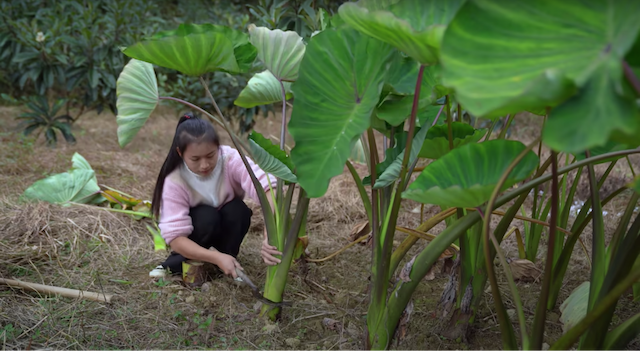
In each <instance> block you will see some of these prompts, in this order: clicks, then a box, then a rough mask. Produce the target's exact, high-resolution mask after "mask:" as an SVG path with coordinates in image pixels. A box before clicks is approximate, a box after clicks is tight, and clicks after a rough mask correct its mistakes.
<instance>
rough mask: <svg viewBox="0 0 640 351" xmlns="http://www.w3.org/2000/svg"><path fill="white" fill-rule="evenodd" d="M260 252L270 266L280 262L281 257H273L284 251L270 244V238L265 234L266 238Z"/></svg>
mask: <svg viewBox="0 0 640 351" xmlns="http://www.w3.org/2000/svg"><path fill="white" fill-rule="evenodd" d="M260 254H261V255H262V260H264V263H266V264H267V265H269V266H275V265H277V264H278V263H280V259H279V258H276V257H273V255H282V252H280V251H278V248H277V247H275V246H271V245H269V238H267V236H266V235H265V237H264V240H262V249H261V250H260Z"/></svg>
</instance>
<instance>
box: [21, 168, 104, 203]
mask: <svg viewBox="0 0 640 351" xmlns="http://www.w3.org/2000/svg"><path fill="white" fill-rule="evenodd" d="M94 174H95V173H94V171H91V170H86V169H73V170H71V171H69V172H65V173H59V174H55V175H52V176H50V177H48V178H45V179H41V180H38V181H37V182H35V183H33V184H32V185H31V186H30V187H29V188H27V190H25V192H24V197H25V198H27V199H32V200H42V201H47V202H50V203H55V204H66V203H68V202H79V203H89V202H90V200H91V197H89V195H91V194H92V193H96V192H97V191H99V190H100V188H99V187H98V184H95V183H94V182H93V178H94Z"/></svg>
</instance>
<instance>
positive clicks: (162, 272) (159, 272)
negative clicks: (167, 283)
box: [149, 265, 167, 278]
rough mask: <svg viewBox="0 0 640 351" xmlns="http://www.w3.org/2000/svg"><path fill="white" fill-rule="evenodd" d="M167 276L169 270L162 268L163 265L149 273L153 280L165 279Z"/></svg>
mask: <svg viewBox="0 0 640 351" xmlns="http://www.w3.org/2000/svg"><path fill="white" fill-rule="evenodd" d="M166 275H167V270H166V269H165V268H164V267H162V265H158V266H157V267H156V268H154V269H153V270H152V271H151V272H149V276H150V277H152V278H164V277H165V276H166Z"/></svg>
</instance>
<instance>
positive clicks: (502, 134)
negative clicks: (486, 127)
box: [498, 113, 516, 139]
mask: <svg viewBox="0 0 640 351" xmlns="http://www.w3.org/2000/svg"><path fill="white" fill-rule="evenodd" d="M515 116H516V115H515V113H514V114H510V115H507V122H506V123H505V124H504V126H503V127H502V130H501V131H500V134H499V135H498V139H504V137H505V136H506V135H507V129H509V127H510V126H511V122H513V118H514V117H515Z"/></svg>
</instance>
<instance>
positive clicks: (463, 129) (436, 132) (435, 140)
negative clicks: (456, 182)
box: [418, 122, 487, 160]
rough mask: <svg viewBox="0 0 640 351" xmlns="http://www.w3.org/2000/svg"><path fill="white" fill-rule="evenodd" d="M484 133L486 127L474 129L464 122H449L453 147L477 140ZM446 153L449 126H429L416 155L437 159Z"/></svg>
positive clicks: (447, 151) (447, 150)
mask: <svg viewBox="0 0 640 351" xmlns="http://www.w3.org/2000/svg"><path fill="white" fill-rule="evenodd" d="M486 133H487V130H486V129H478V130H475V129H473V127H472V126H470V125H468V124H466V123H462V122H453V123H451V136H452V137H453V148H454V149H455V148H457V147H460V146H462V145H465V144H469V143H475V142H478V141H479V140H480V139H482V137H483V136H484V135H485V134H486ZM447 153H449V126H448V125H446V124H440V125H436V126H433V127H431V129H429V132H428V133H427V137H426V139H425V140H424V143H423V144H422V149H421V150H420V154H419V155H418V156H420V157H423V158H430V159H433V160H437V159H439V158H440V157H442V156H444V155H446V154H447Z"/></svg>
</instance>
